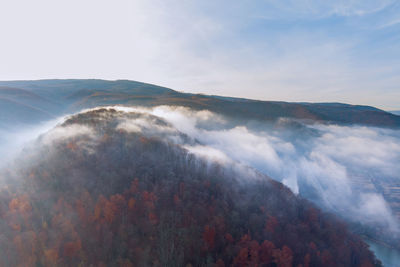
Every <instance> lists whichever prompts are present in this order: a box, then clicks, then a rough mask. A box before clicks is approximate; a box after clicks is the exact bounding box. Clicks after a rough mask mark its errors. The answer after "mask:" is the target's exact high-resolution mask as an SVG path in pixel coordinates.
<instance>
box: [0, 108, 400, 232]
mask: <svg viewBox="0 0 400 267" xmlns="http://www.w3.org/2000/svg"><path fill="white" fill-rule="evenodd" d="M108 108H113V109H116V110H118V111H122V112H136V113H138V114H141V115H140V116H138V117H133V118H129V119H127V118H124V119H121V121H120V122H119V123H118V125H116V126H115V127H116V129H118V130H124V131H127V132H141V133H143V134H145V135H146V136H150V137H151V136H157V137H162V139H164V140H165V142H171V143H174V144H178V145H180V146H182V147H183V148H185V149H186V150H188V151H189V152H190V153H192V154H195V155H196V156H199V157H201V158H205V159H208V160H209V162H210V163H212V162H218V163H220V164H223V165H224V166H231V167H232V168H233V169H235V171H236V172H241V173H243V172H244V173H246V174H247V175H244V176H242V177H248V179H251V177H257V175H255V172H254V171H256V172H260V173H263V174H265V175H267V176H269V177H271V178H272V179H275V180H277V181H279V182H282V183H283V184H285V185H286V186H287V187H289V188H290V189H291V190H292V191H293V192H294V193H295V194H298V195H300V196H301V197H304V198H306V199H309V200H311V201H313V202H315V203H317V204H318V205H319V206H320V207H322V208H323V209H325V210H328V211H332V212H334V213H336V214H338V215H340V216H341V217H343V218H345V219H347V220H350V221H353V222H362V223H364V224H366V225H369V226H373V227H375V226H378V227H379V228H381V229H389V230H390V232H392V233H398V232H399V220H398V216H396V215H395V214H394V212H393V210H392V208H391V206H390V203H389V202H388V200H387V197H385V195H384V192H385V190H386V189H385V186H386V182H387V183H388V184H389V183H391V184H393V182H395V183H396V182H400V177H399V173H400V166H399V164H398V163H399V162H400V131H399V130H392V129H384V128H373V127H364V126H338V125H328V124H315V123H314V124H310V123H307V122H303V121H296V120H292V119H287V118H281V119H279V120H278V121H276V122H260V121H248V122H246V123H241V122H236V121H235V120H233V119H230V118H226V117H223V116H221V115H218V114H215V113H212V112H209V111H204V110H203V111H195V110H191V109H188V108H183V107H170V106H159V107H155V108H151V109H150V108H142V107H119V106H116V107H108ZM85 111H88V110H84V111H83V112H85ZM63 120H65V117H62V118H61V117H60V118H58V119H56V120H52V121H48V122H45V123H41V124H39V125H37V126H34V127H33V126H32V127H29V128H27V129H24V130H16V131H14V132H7V133H3V134H2V135H1V137H2V143H3V144H4V145H2V146H1V148H0V153H1V154H0V155H1V156H2V158H3V159H5V160H3V161H2V163H0V164H1V165H2V166H4V165H5V164H6V163H7V162H10V161H11V159H12V158H13V157H15V156H16V155H18V154H19V153H21V151H22V148H23V147H24V146H26V145H27V144H29V143H32V142H33V141H34V140H35V139H37V138H38V137H39V140H40V142H41V143H42V144H43V143H44V144H46V145H51V144H52V142H55V141H57V140H60V139H68V138H72V137H74V136H75V135H86V136H87V139H86V141H85V142H86V143H85V144H78V145H79V146H81V147H86V149H87V150H88V151H89V152H90V146H91V143H90V142H95V139H96V137H95V136H93V133H92V130H91V129H90V127H85V126H79V127H78V126H77V125H70V126H66V127H62V128H59V127H57V128H55V129H52V128H53V127H54V126H55V125H57V124H59V123H60V122H62V121H63ZM50 129H52V130H50ZM1 165H0V166H1ZM249 167H250V168H249ZM242 182H246V181H242ZM382 188H383V189H382Z"/></svg>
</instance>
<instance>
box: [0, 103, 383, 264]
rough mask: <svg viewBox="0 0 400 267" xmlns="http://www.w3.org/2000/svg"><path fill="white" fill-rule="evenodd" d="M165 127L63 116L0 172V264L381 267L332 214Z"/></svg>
mask: <svg viewBox="0 0 400 267" xmlns="http://www.w3.org/2000/svg"><path fill="white" fill-rule="evenodd" d="M195 145H198V142H197V141H196V140H192V139H191V138H189V137H188V136H186V135H184V134H182V133H180V132H179V131H177V130H176V129H174V128H173V126H172V125H170V124H168V123H167V122H165V121H164V120H162V119H160V118H158V117H155V116H152V115H148V114H141V113H134V112H122V111H116V110H113V109H97V110H92V111H87V112H85V113H81V114H78V115H75V116H72V117H70V118H69V119H68V120H67V121H66V122H65V123H63V124H62V125H59V126H57V127H56V128H55V129H54V130H52V131H50V132H49V133H47V134H45V135H43V136H41V137H40V139H39V140H38V141H37V143H36V145H35V146H33V147H31V148H30V149H27V150H26V151H25V154H26V156H25V157H22V158H21V159H20V161H18V162H17V166H18V168H15V169H12V171H6V172H3V173H2V174H1V177H2V180H1V181H6V183H5V184H7V186H4V187H3V188H2V190H1V193H0V218H1V219H0V222H1V223H0V229H1V238H0V248H1V249H0V265H2V266H19V265H21V264H23V265H24V266H280V267H284V266H286V267H288V266H363V267H367V266H380V263H379V262H378V261H377V260H376V259H375V258H374V256H373V254H372V253H371V252H370V251H369V250H368V247H367V245H366V244H365V243H364V242H363V241H361V239H360V238H358V237H357V236H355V235H353V234H351V233H349V232H348V230H347V229H346V226H345V225H344V224H343V223H342V222H341V221H339V220H338V219H336V218H335V217H334V216H332V215H329V214H325V213H322V212H321V211H319V210H318V209H317V208H315V207H314V206H313V205H312V204H310V203H309V202H307V201H306V200H303V199H300V198H298V197H296V196H295V195H294V194H292V193H291V191H290V190H289V189H288V188H286V187H285V186H283V185H282V184H280V183H278V182H275V181H273V180H271V179H269V178H268V177H266V176H263V175H260V174H258V173H256V172H254V171H252V170H251V169H247V168H243V167H241V166H237V165H236V163H234V162H220V163H218V162H216V161H213V160H209V159H204V158H200V157H199V156H196V155H195V154H192V153H189V152H188V150H187V147H190V146H195Z"/></svg>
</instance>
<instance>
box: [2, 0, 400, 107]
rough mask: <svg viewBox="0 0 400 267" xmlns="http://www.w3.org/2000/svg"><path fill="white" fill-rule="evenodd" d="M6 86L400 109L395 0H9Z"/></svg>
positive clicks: (399, 21) (399, 14) (399, 29)
mask: <svg viewBox="0 0 400 267" xmlns="http://www.w3.org/2000/svg"><path fill="white" fill-rule="evenodd" d="M0 33H1V42H0V79H1V80H13V79H41V78H103V79H132V80H139V81H144V82H150V83H155V84H159V85H164V86H168V87H171V88H174V89H177V90H181V91H186V92H202V93H207V94H219V95H231V96H239V97H248V98H256V99H266V100H285V101H309V102H336V101H338V102H346V103H353V104H366V105H373V106H377V107H380V108H384V109H388V110H395V109H398V110H400V1H394V0H382V1H370V0H360V1H358V0H347V1H341V0H339V1H326V0H319V1H317V0H298V1H294V0H292V1H290V0H289V1H283V0H252V1H250V0H242V1H239V0H237V1H226V0H220V1H218V0H214V1H206V0H203V1H199V0H198V1H191V0H136V1H134V0H114V1H108V0H84V1H82V0H68V1H66V0H58V1H54V0H37V1H30V0H2V1H1V3H0Z"/></svg>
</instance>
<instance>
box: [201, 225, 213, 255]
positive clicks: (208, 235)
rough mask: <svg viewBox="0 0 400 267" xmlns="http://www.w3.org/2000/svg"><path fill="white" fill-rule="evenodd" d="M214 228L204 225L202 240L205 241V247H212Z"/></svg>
mask: <svg viewBox="0 0 400 267" xmlns="http://www.w3.org/2000/svg"><path fill="white" fill-rule="evenodd" d="M214 239H215V229H214V228H212V227H210V226H208V225H206V226H205V227H204V232H203V240H204V241H205V242H206V246H207V249H209V250H211V249H213V248H214Z"/></svg>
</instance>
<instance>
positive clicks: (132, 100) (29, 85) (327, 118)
mask: <svg viewBox="0 0 400 267" xmlns="http://www.w3.org/2000/svg"><path fill="white" fill-rule="evenodd" d="M0 86H6V87H13V88H19V89H20V90H24V91H28V92H30V93H33V94H36V95H38V96H40V97H42V98H45V99H48V100H50V101H52V102H53V103H57V107H56V108H53V107H47V106H46V107H42V108H43V109H44V111H46V112H47V113H50V114H52V115H54V116H57V115H60V114H63V113H65V112H77V111H79V110H82V109H85V108H93V107H97V106H109V105H128V106H132V105H138V106H158V105H175V106H184V107H190V108H192V109H197V110H210V111H213V112H216V113H218V114H222V115H225V116H229V117H231V118H235V119H236V120H241V121H248V120H260V121H275V120H277V119H279V118H282V117H287V118H295V119H302V120H309V121H314V122H324V123H334V124H341V125H353V124H360V125H369V126H377V127H394V128H399V127H400V116H396V115H394V114H392V113H389V112H385V111H383V110H379V109H377V108H373V107H368V106H359V105H348V104H341V103H288V102H278V101H258V100H250V99H242V98H232V97H221V96H209V95H202V94H189V93H182V92H177V91H174V90H171V89H168V88H165V87H160V86H156V85H152V84H146V83H140V82H135V81H128V80H117V81H104V80H39V81H2V82H0ZM0 96H1V95H0ZM33 102H35V101H33Z"/></svg>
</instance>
